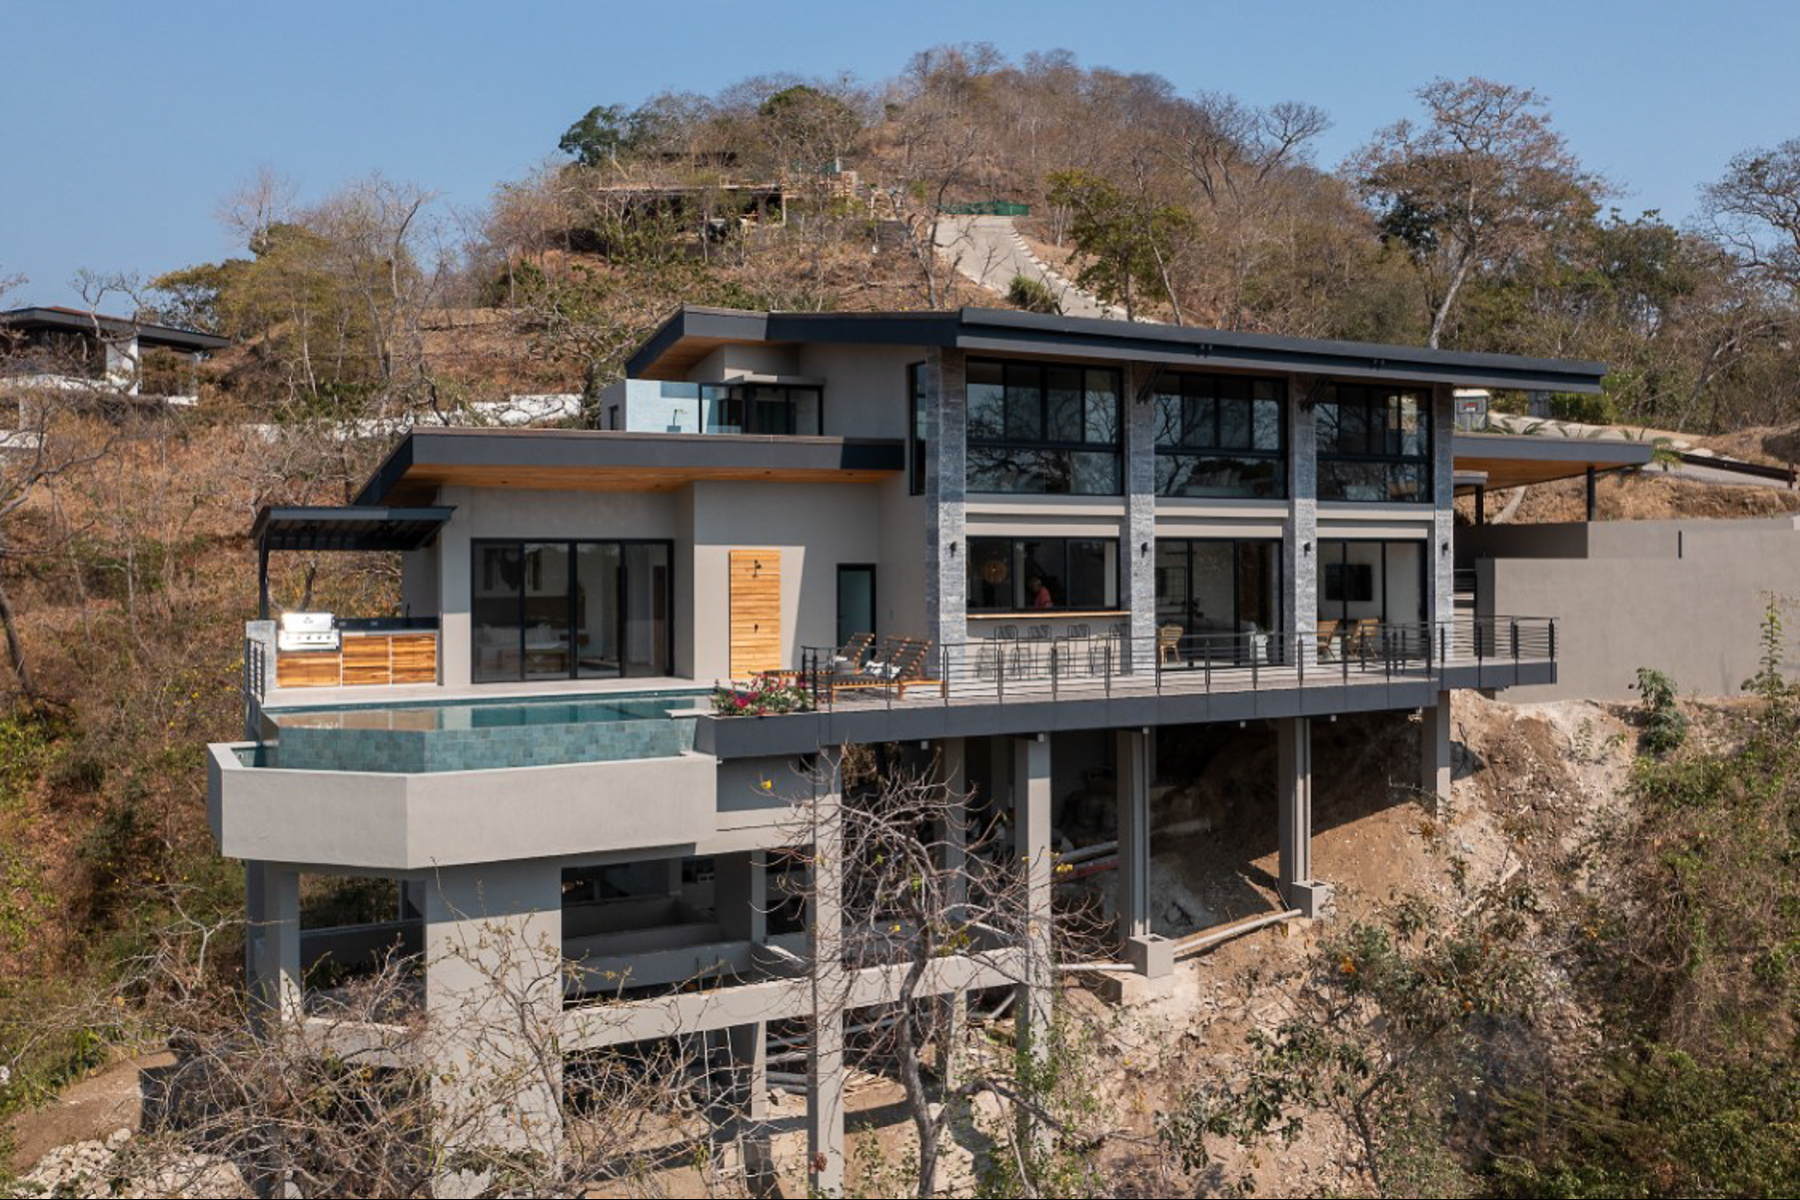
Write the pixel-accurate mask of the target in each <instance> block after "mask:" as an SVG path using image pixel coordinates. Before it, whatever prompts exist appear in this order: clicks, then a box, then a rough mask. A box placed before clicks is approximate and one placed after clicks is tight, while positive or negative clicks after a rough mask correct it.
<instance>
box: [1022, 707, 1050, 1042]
mask: <svg viewBox="0 0 1800 1200" xmlns="http://www.w3.org/2000/svg"><path fill="white" fill-rule="evenodd" d="M1012 748H1013V753H1012V761H1013V849H1014V853H1016V854H1017V855H1018V857H1019V861H1020V864H1021V866H1022V868H1023V870H1024V872H1025V880H1024V883H1025V945H1024V947H1023V949H1024V951H1025V969H1024V974H1023V980H1022V982H1021V983H1020V985H1019V996H1018V999H1017V1000H1016V1001H1014V1005H1015V1008H1016V1011H1017V1012H1018V1014H1019V1016H1018V1022H1017V1024H1018V1029H1019V1032H1020V1035H1021V1040H1023V1041H1024V1042H1026V1043H1027V1044H1028V1045H1029V1046H1030V1047H1031V1053H1032V1054H1033V1055H1034V1056H1036V1057H1038V1058H1040V1059H1041V1058H1042V1057H1043V1056H1044V1054H1045V1053H1046V1052H1047V1049H1048V1042H1047V1039H1048V1038H1049V1035H1050V921H1051V910H1050V884H1051V876H1050V872H1051V867H1052V866H1053V864H1052V862H1051V855H1050V814H1051V804H1050V738H1049V735H1048V734H1039V735H1038V736H1037V737H1034V738H1033V737H1022V738H1015V739H1013V745H1012Z"/></svg>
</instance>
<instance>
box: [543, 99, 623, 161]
mask: <svg viewBox="0 0 1800 1200" xmlns="http://www.w3.org/2000/svg"><path fill="white" fill-rule="evenodd" d="M635 132H636V127H635V123H634V121H633V114H632V113H631V112H629V111H627V110H626V108H625V107H624V105H621V104H596V105H595V106H594V107H592V108H590V109H588V110H587V112H585V113H583V114H582V115H581V119H580V120H578V121H576V122H575V123H574V124H573V125H570V126H569V127H568V128H567V129H565V130H563V135H562V139H561V140H560V141H558V142H557V143H556V148H557V149H558V150H561V151H562V152H563V153H564V154H567V155H569V156H570V157H571V158H573V159H574V160H575V161H576V162H578V163H580V164H581V165H582V166H584V167H598V166H601V165H604V164H606V163H613V162H617V161H618V158H619V152H620V151H621V150H624V149H625V148H626V147H628V146H629V145H630V144H631V142H632V139H633V136H634V134H635Z"/></svg>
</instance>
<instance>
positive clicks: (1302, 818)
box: [1275, 717, 1329, 917]
mask: <svg viewBox="0 0 1800 1200" xmlns="http://www.w3.org/2000/svg"><path fill="white" fill-rule="evenodd" d="M1275 728H1276V761H1277V770H1278V771H1279V772H1280V779H1279V781H1278V785H1279V795H1280V817H1279V828H1280V832H1279V835H1278V845H1279V852H1278V865H1277V867H1276V875H1277V882H1278V885H1279V887H1280V889H1281V898H1282V901H1283V902H1284V903H1285V904H1286V905H1287V906H1288V907H1289V908H1297V909H1299V910H1300V913H1301V915H1302V916H1307V917H1314V916H1317V915H1319V910H1320V909H1321V908H1322V907H1323V906H1324V902H1325V899H1326V897H1327V896H1328V895H1329V889H1327V888H1326V887H1325V886H1324V885H1322V884H1318V883H1314V882H1313V873H1312V720H1311V719H1310V718H1308V717H1283V718H1281V719H1280V720H1278V721H1276V723H1275Z"/></svg>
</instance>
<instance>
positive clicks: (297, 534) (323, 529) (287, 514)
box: [250, 505, 456, 550]
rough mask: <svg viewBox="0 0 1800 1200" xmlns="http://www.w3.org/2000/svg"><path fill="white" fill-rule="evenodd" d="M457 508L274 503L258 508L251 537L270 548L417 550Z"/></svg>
mask: <svg viewBox="0 0 1800 1200" xmlns="http://www.w3.org/2000/svg"><path fill="white" fill-rule="evenodd" d="M455 512H456V510H455V509H454V508H451V507H447V506H443V505H431V506H423V507H417V508H386V507H377V506H368V507H344V508H334V507H329V506H322V505H270V506H268V507H265V508H264V509H262V511H260V512H258V513H257V514H256V523H255V524H254V525H253V526H252V527H251V530H250V537H251V540H252V541H254V542H255V543H256V544H257V545H258V546H259V547H262V548H264V549H268V550H417V549H418V548H419V547H421V546H424V545H426V544H427V543H429V542H430V541H431V539H432V538H434V537H436V536H437V532H438V530H439V529H440V528H441V527H442V526H443V525H444V523H445V522H446V521H448V520H449V519H450V518H451V516H452V515H453V514H454V513H455Z"/></svg>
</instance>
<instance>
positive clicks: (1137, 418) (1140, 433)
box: [1115, 365, 1156, 671]
mask: <svg viewBox="0 0 1800 1200" xmlns="http://www.w3.org/2000/svg"><path fill="white" fill-rule="evenodd" d="M1154 377H1155V373H1154V371H1153V370H1152V369H1151V368H1149V367H1148V366H1146V365H1139V366H1138V367H1136V368H1135V369H1134V370H1132V371H1131V373H1130V374H1129V375H1128V376H1127V386H1126V389H1125V397H1124V407H1125V529H1124V534H1125V536H1124V539H1123V542H1122V549H1121V553H1122V554H1123V555H1124V556H1125V564H1126V566H1125V579H1126V585H1127V595H1126V596H1125V597H1124V600H1125V603H1126V607H1127V608H1129V609H1130V610H1131V625H1130V637H1131V653H1130V655H1129V659H1130V662H1131V669H1132V670H1134V671H1140V670H1141V671H1154V670H1155V669H1156V397H1155V395H1154V394H1153V393H1152V391H1150V390H1149V389H1151V388H1152V387H1153V380H1154ZM1140 400H1141V402H1140ZM1121 666H1122V664H1121ZM1115 669H1119V668H1117V667H1115Z"/></svg>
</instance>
